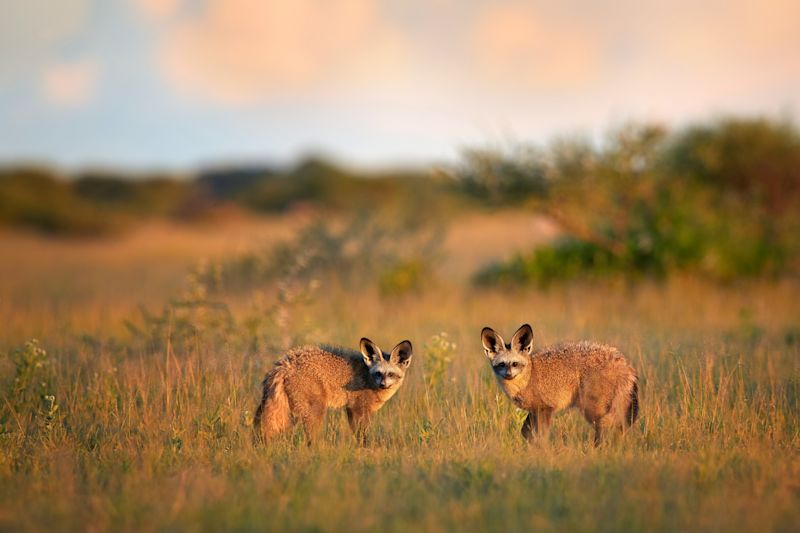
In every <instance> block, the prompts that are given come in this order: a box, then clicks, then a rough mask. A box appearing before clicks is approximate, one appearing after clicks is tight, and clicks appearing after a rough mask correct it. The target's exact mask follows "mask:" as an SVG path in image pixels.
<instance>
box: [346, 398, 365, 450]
mask: <svg viewBox="0 0 800 533" xmlns="http://www.w3.org/2000/svg"><path fill="white" fill-rule="evenodd" d="M369 418H370V417H369V412H368V411H366V410H364V409H359V408H353V407H348V408H347V422H348V423H349V424H350V429H351V430H353V435H355V437H356V440H357V441H358V444H359V445H360V446H366V445H367V427H368V426H369Z"/></svg>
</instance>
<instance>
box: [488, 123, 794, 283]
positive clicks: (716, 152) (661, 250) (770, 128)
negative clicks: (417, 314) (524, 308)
mask: <svg viewBox="0 0 800 533" xmlns="http://www.w3.org/2000/svg"><path fill="white" fill-rule="evenodd" d="M799 137H800V136H798V133H797V131H796V130H795V129H794V128H793V127H791V126H790V125H787V124H784V123H770V122H766V121H763V120H754V121H744V120H723V121H720V122H718V123H715V124H713V125H711V126H705V127H690V128H688V129H687V130H685V131H682V132H679V133H677V134H674V135H672V136H670V135H668V134H667V132H666V131H665V130H663V129H661V128H658V127H652V126H644V127H635V126H633V127H627V128H624V129H622V130H620V131H618V132H615V133H614V134H613V135H612V136H611V137H610V139H609V141H608V142H607V143H606V144H605V145H604V146H603V148H602V149H594V150H592V149H589V148H588V147H587V146H586V145H585V144H581V143H575V144H573V145H570V144H569V143H561V144H560V145H558V146H557V147H556V148H554V152H553V154H552V155H551V156H550V157H548V158H546V160H547V161H549V162H550V163H549V164H550V170H549V174H548V175H550V176H551V180H550V184H549V189H548V196H547V198H544V199H540V200H539V202H538V204H537V206H538V208H539V209H540V210H542V211H543V212H545V213H548V214H550V215H551V216H553V217H554V218H556V220H557V221H558V222H560V224H561V226H562V229H563V230H564V233H565V236H564V237H562V238H560V239H557V240H556V241H554V242H553V243H551V244H549V245H546V246H543V247H540V248H537V249H535V250H533V251H531V252H529V253H526V254H519V255H517V256H515V257H513V258H511V259H510V260H508V261H502V262H499V263H496V264H492V265H489V266H488V267H486V268H484V269H482V270H481V271H479V272H478V273H477V274H476V276H475V281H476V283H478V284H481V285H487V284H488V285H490V284H495V283H537V284H540V285H546V284H548V283H551V282H553V281H556V280H566V279H574V278H577V277H585V278H596V277H601V276H606V275H610V274H625V275H627V276H629V277H639V276H654V277H663V276H665V275H668V274H670V273H672V272H679V271H685V272H694V273H698V274H701V275H705V276H710V277H712V278H714V279H718V280H723V281H727V280H731V279H735V278H739V277H752V276H760V275H777V274H781V273H785V272H787V271H789V270H791V268H792V266H793V265H794V264H796V261H797V258H798V256H800V245H798V237H797V235H798V229H800V227H798V217H797V215H796V214H795V212H796V211H797V208H798V207H800V196H799V195H798V184H800V177H799V176H800V143H798V138H799ZM789 207H791V208H793V209H790V208H789Z"/></svg>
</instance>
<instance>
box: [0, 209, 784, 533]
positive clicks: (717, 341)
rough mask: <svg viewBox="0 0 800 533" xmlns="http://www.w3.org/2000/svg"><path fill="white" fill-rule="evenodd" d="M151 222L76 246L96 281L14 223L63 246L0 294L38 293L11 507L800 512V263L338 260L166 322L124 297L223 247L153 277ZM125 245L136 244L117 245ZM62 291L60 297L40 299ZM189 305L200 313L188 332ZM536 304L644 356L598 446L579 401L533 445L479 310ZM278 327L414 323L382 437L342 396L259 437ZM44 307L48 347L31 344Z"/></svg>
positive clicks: (738, 522) (382, 331)
mask: <svg viewBox="0 0 800 533" xmlns="http://www.w3.org/2000/svg"><path fill="white" fill-rule="evenodd" d="M514 216H517V215H514ZM498 220H499V219H498ZM471 222H472V221H470V223H471ZM495 223H497V222H496V221H495ZM514 224H516V221H515V222H514ZM459 232H462V233H463V228H459V227H455V228H453V231H452V232H451V235H453V234H456V235H458V234H459ZM10 238H11V237H7V239H10ZM7 242H8V241H6V243H7ZM15 242H16V241H15ZM146 242H152V241H149V240H148V239H146V238H144V237H142V238H140V239H134V240H133V241H131V242H130V243H129V244H128V245H126V246H125V247H124V253H127V254H129V255H127V256H125V255H124V254H123V251H120V250H116V251H115V252H114V253H110V252H108V253H106V252H105V251H104V250H103V246H111V247H113V246H115V245H114V244H113V243H108V244H106V245H102V244H98V245H96V246H98V247H99V248H98V250H97V251H96V252H95V253H94V255H89V256H88V257H87V258H86V265H85V268H86V269H88V271H89V272H90V273H93V274H91V275H88V276H86V277H81V275H80V274H81V272H84V271H81V270H80V269H77V270H75V272H76V274H75V275H76V277H77V278H78V279H80V280H81V283H85V286H86V287H87V290H88V294H89V296H81V295H80V294H78V293H76V292H70V291H69V290H68V289H67V288H65V286H67V285H68V278H56V279H58V280H59V281H58V282H52V283H47V280H48V279H52V276H57V275H58V273H59V272H62V267H61V266H60V263H59V261H58V259H59V258H61V259H65V258H70V257H71V258H73V260H74V261H75V264H76V265H79V266H80V264H81V263H80V259H79V258H75V257H74V256H73V255H70V254H73V253H74V252H73V251H72V250H73V249H72V248H70V247H65V246H61V245H59V244H56V243H49V244H48V243H47V242H41V243H37V244H36V245H35V246H34V245H33V244H31V245H30V246H29V247H27V248H25V247H18V248H17V250H20V252H19V254H20V255H19V257H17V261H19V262H20V264H21V265H33V264H39V263H37V261H36V259H35V258H34V257H27V256H24V251H25V250H32V249H35V250H37V251H39V252H41V250H47V251H48V253H51V254H53V255H52V256H50V257H51V260H50V261H47V262H46V264H39V266H38V267H37V270H35V272H29V273H28V274H25V275H23V274H24V273H23V272H22V270H28V271H29V270H31V268H32V267H31V268H27V269H24V268H22V267H20V270H18V271H13V270H12V271H11V275H9V276H3V277H2V278H0V279H2V280H3V281H0V297H1V298H2V299H7V298H8V297H9V295H15V296H14V297H15V298H17V300H15V301H17V302H19V301H23V296H24V294H26V293H28V294H32V295H35V299H34V300H33V302H34V303H32V304H31V305H30V306H29V307H27V308H25V309H24V310H22V311H20V312H19V313H17V314H16V315H15V314H14V309H13V308H10V307H6V308H5V309H4V310H3V311H2V312H3V318H4V320H6V323H8V322H9V321H11V323H12V324H13V327H10V328H6V329H5V330H4V332H3V335H2V340H1V341H0V342H2V344H3V345H2V349H3V350H4V351H7V352H8V354H9V356H8V357H6V358H3V359H2V360H0V386H2V389H0V395H2V398H0V529H2V530H44V529H52V528H53V526H54V525H56V526H57V527H58V529H63V530H94V531H105V530H154V529H157V530H203V531H205V530H212V531H217V530H270V531H271V530H275V531H284V530H300V531H340V530H346V531H363V530H387V531H399V530H407V529H409V528H411V527H417V528H421V529H424V530H432V531H439V530H452V529H458V530H462V531H485V530H497V531H516V530H530V529H532V528H537V529H544V530H574V531H580V530H608V531H620V530H653V531H660V530H670V531H674V530H684V529H691V530H753V531H755V530H758V531H762V530H772V531H792V530H796V527H797V526H796V524H797V523H800V482H798V480H800V453H798V452H800V403H799V402H800V357H798V355H800V323H799V322H798V319H797V317H800V300H798V298H797V294H798V289H800V284H798V282H797V281H796V280H784V281H771V282H761V281H752V282H748V283H746V284H741V285H731V286H719V285H712V284H708V283H704V282H699V281H696V280H692V279H680V278H677V279H671V280H670V281H668V282H667V283H664V284H650V283H641V284H638V285H636V286H629V285H626V284H624V283H616V282H608V283H605V284H591V285H590V284H570V285H562V286H554V287H552V288H550V289H548V290H547V291H537V290H533V289H513V290H499V289H492V290H479V289H474V288H469V287H468V286H467V285H466V284H465V283H464V277H459V276H457V275H452V276H440V278H441V279H440V281H439V283H437V284H436V285H434V286H432V287H430V288H428V289H425V291H424V292H422V293H419V294H407V295H401V296H382V295H381V293H380V292H379V290H378V289H377V287H376V286H375V284H365V285H364V286H363V287H358V288H357V289H353V288H352V287H350V288H343V287H339V286H338V285H336V284H333V283H330V284H327V283H324V282H323V283H322V285H321V287H320V288H318V289H317V292H316V293H314V297H313V298H312V299H310V300H296V301H293V302H292V303H290V304H286V305H287V307H286V308H284V309H282V310H281V317H282V320H281V321H280V323H276V322H275V321H274V320H273V319H272V318H271V317H272V315H271V314H270V313H271V312H272V311H271V310H273V309H274V305H275V301H274V298H275V296H274V290H273V288H271V287H264V288H263V289H259V290H257V291H256V292H253V293H247V294H237V295H221V296H220V297H219V299H221V300H222V301H223V303H225V304H226V305H227V306H228V308H229V309H230V310H231V313H232V315H233V318H234V322H233V325H232V326H220V325H219V324H218V323H216V322H214V321H213V320H211V319H210V312H209V311H208V310H204V309H198V310H194V311H187V313H188V314H187V315H186V316H188V317H189V318H186V317H185V316H184V315H179V313H183V312H184V311H183V310H176V309H173V310H171V311H170V313H171V314H170V313H168V315H167V323H166V329H165V330H164V331H165V334H164V335H163V338H162V339H161V341H163V342H160V343H154V342H152V339H150V340H145V339H143V338H141V337H139V336H137V335H136V334H133V333H130V332H128V331H127V330H126V329H125V328H124V327H123V325H122V323H121V322H122V318H128V319H130V320H131V321H133V322H135V323H136V324H138V325H140V326H141V325H142V323H141V319H140V317H139V315H138V314H137V311H136V306H135V304H136V303H137V302H141V303H144V304H146V305H147V306H149V307H151V308H157V307H158V306H159V305H161V304H162V303H163V302H164V301H165V300H166V298H167V297H168V296H174V295H176V294H178V293H179V292H180V291H181V290H182V287H181V283H182V277H183V274H181V275H180V276H179V275H178V273H179V272H183V273H185V271H182V270H181V268H178V267H179V266H180V265H183V264H184V262H186V263H190V262H191V260H193V259H196V258H199V257H200V256H208V255H209V251H210V250H212V251H213V252H216V253H218V254H221V255H225V254H230V253H232V251H231V250H230V249H228V248H226V247H225V246H222V245H220V246H219V247H217V248H213V247H210V246H209V245H208V244H203V243H204V241H203V239H202V238H200V237H197V238H196V240H195V241H193V242H194V243H195V244H194V248H192V249H189V248H187V250H186V252H185V254H184V255H181V258H180V260H179V261H177V262H176V263H174V265H175V266H174V268H173V267H171V268H170V270H169V272H171V273H170V274H169V275H163V277H161V278H159V279H161V280H162V281H161V282H160V283H162V285H160V286H159V290H157V291H154V290H152V289H148V288H147V287H146V285H147V280H149V279H152V278H151V276H150V274H151V273H154V272H158V271H159V269H160V268H164V265H163V264H162V265H160V266H159V264H158V262H157V261H156V258H157V257H161V255H162V254H161V253H152V248H148V247H147V246H145V245H144V244H142V243H146ZM181 242H184V241H182V240H181ZM464 244H465V243H463V242H461V241H458V242H457V243H456V244H455V245H454V246H452V247H451V248H449V254H448V259H447V260H446V262H445V264H443V265H440V266H441V269H442V270H443V271H445V272H451V271H452V272H457V271H459V270H460V269H463V268H464V267H463V264H462V260H463V259H464V258H465V257H468V256H469V254H472V253H474V250H472V249H469V250H467V249H466V247H465V246H464ZM523 245H524V243H523ZM59 246H61V247H60V248H59ZM0 249H3V248H2V246H0ZM462 249H464V252H463V254H462V253H461V252H460V250H462ZM6 250H7V252H8V253H11V249H10V248H6ZM146 250H151V251H150V252H148V251H146ZM496 251H497V253H500V251H501V250H499V249H498V250H496ZM120 254H123V256H124V257H127V260H126V261H123V263H124V264H118V263H115V259H114V258H116V257H120ZM5 268H6V269H10V268H11V267H9V266H8V265H6V267H5ZM115 273H116V274H119V273H126V274H124V275H121V274H120V275H119V276H118V277H116V278H115V276H116V274H115ZM153 275H154V276H156V277H158V275H157V274H153ZM466 275H467V274H466V273H465V274H464V276H465V277H466ZM26 276H28V277H26ZM109 279H117V280H118V283H117V284H116V286H115V291H116V292H115V293H114V295H115V296H114V301H113V302H111V303H109V300H108V299H106V297H105V296H104V291H103V290H101V288H102V287H104V286H105V285H104V284H105V283H108V281H107V280H109ZM20 280H27V281H25V285H24V287H28V289H26V290H23V289H21V286H20V283H21V281H20ZM36 280H40V281H41V283H40V284H37V283H36ZM93 280H94V281H93ZM98 287H99V288H98ZM59 291H61V292H59ZM57 298H61V300H58V301H59V304H58V305H59V307H60V308H61V309H62V311H63V314H60V313H55V312H53V311H52V309H49V310H48V309H45V308H40V307H42V306H45V305H46V303H47V302H49V301H55V300H56V299H57ZM6 305H7V304H6ZM109 305H111V306H112V308H113V309H114V312H113V313H112V315H113V316H112V317H111V318H108V317H107V316H106V315H107V314H108V313H107V310H108V308H109V307H108V306H109ZM104 310H105V311H104ZM72 315H75V316H78V317H80V319H79V320H76V319H75V318H74V317H73V316H72ZM181 320H191V324H192V325H193V326H195V327H194V328H193V329H191V330H190V331H189V332H188V333H186V332H183V333H181V334H180V335H178V328H177V325H178V324H179V322H180V321H181ZM524 321H530V322H531V323H532V324H533V325H534V330H535V336H536V344H537V345H542V344H546V343H551V342H556V341H559V340H562V339H581V338H591V339H594V340H599V341H603V342H608V343H612V344H616V345H618V346H619V347H620V348H621V349H622V350H623V351H624V352H625V353H626V354H627V355H628V357H629V358H630V360H631V361H632V363H633V365H634V366H635V367H636V368H637V369H638V371H639V374H640V376H641V379H642V406H641V413H642V417H641V420H640V421H639V422H637V424H636V426H635V427H634V429H633V430H632V431H630V432H629V433H628V435H627V436H626V437H625V438H624V439H623V440H621V441H618V442H612V443H609V444H608V445H606V446H604V447H602V448H600V449H595V448H593V447H592V446H591V438H590V428H589V427H588V425H587V424H586V423H585V422H584V421H583V420H582V419H581V418H580V416H579V415H578V414H577V413H574V412H567V413H564V414H562V415H560V416H558V417H557V418H556V419H555V422H554V428H553V432H552V435H551V439H550V441H549V442H548V443H546V444H539V445H534V446H532V447H528V446H526V445H523V443H522V442H521V438H520V437H519V427H520V425H521V422H522V415H521V413H519V412H517V411H516V410H515V409H513V408H512V406H511V405H510V402H509V401H508V399H507V398H505V397H504V396H502V395H501V394H500V393H499V390H498V388H497V386H496V384H495V383H494V381H493V379H492V378H491V376H490V371H489V368H488V365H487V364H486V362H485V360H484V359H485V358H484V356H483V354H482V352H481V349H480V345H479V338H478V332H479V331H480V328H481V327H482V326H484V325H487V324H488V325H492V326H493V327H495V328H498V330H499V331H501V332H502V333H505V334H506V335H508V334H510V332H512V331H513V329H514V328H516V327H517V326H518V325H519V324H520V323H522V322H524ZM33 323H35V325H31V324H33ZM276 328H284V330H285V331H283V333H284V334H285V336H286V338H287V339H288V340H289V341H291V342H301V341H304V340H315V341H325V342H335V343H341V344H344V345H347V346H354V345H355V344H356V342H357V340H358V338H359V337H361V336H362V335H368V336H370V337H371V338H373V340H376V341H377V342H378V343H379V344H381V345H382V347H384V348H386V347H390V346H391V345H393V344H394V343H395V342H397V341H398V340H400V339H402V338H406V337H407V338H410V339H411V340H412V341H413V342H414V344H415V348H416V350H417V352H416V354H415V359H414V360H413V361H412V363H411V370H410V376H409V378H408V380H407V383H406V384H405V385H404V387H403V389H401V390H400V392H399V393H398V394H397V395H396V396H395V397H394V398H393V399H392V400H391V401H390V402H389V403H388V404H387V405H386V406H385V407H384V408H383V409H382V410H381V411H380V412H379V413H378V415H377V417H376V420H375V424H374V426H373V427H372V428H371V432H370V433H371V435H372V436H373V438H374V444H373V445H372V446H371V447H369V448H366V449H362V448H358V447H356V446H355V445H354V444H355V443H354V441H353V439H352V438H351V436H350V434H349V430H348V429H347V427H346V426H347V425H346V423H345V421H344V417H343V416H342V414H341V413H333V412H332V413H331V414H330V416H329V417H328V419H327V422H326V429H325V433H324V435H325V437H324V438H323V439H322V441H321V442H320V443H319V444H318V445H317V446H315V447H314V448H312V449H307V448H306V447H305V446H304V445H303V444H302V436H301V435H300V434H299V433H294V434H291V435H287V436H286V438H284V439H281V440H280V441H278V442H276V443H274V444H273V445H272V446H269V447H267V448H258V447H254V446H253V445H252V443H251V439H250V427H249V421H250V418H251V416H252V411H253V409H254V408H255V405H256V401H257V399H258V394H259V389H258V384H259V381H260V379H261V377H262V376H263V373H264V372H265V370H266V369H267V368H268V367H269V365H270V364H271V362H272V361H273V360H274V359H275V358H277V357H278V356H279V355H280V349H279V348H280V347H279V346H278V345H279V344H280V342H283V341H278V340H275V339H276V338H282V337H283V336H282V335H277V334H276V331H278V330H277V329H276ZM87 330H88V331H90V334H88V335H87V334H86V332H87ZM37 331H39V333H37V335H38V336H39V341H40V342H39V346H40V348H41V350H44V353H43V352H42V351H40V350H39V349H37V348H35V347H34V346H32V345H29V346H28V347H27V348H25V347H24V342H25V340H26V338H27V336H28V334H29V333H32V332H37ZM441 332H446V333H447V335H446V337H444V338H443V337H442V336H441ZM453 345H454V346H453ZM428 357H430V361H428V360H426V359H427V358H428ZM49 396H52V398H53V399H52V400H49V399H47V397H49Z"/></svg>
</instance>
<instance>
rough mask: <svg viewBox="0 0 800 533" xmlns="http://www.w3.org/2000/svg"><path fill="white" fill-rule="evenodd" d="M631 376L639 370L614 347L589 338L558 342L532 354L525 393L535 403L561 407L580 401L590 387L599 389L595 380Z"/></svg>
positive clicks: (610, 379)
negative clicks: (573, 341)
mask: <svg viewBox="0 0 800 533" xmlns="http://www.w3.org/2000/svg"><path fill="white" fill-rule="evenodd" d="M629 376H635V372H634V371H633V369H632V368H631V366H630V365H629V364H628V363H627V361H626V360H625V358H624V356H623V355H622V353H621V352H620V351H619V350H618V349H617V348H615V347H613V346H608V345H605V344H599V343H594V342H586V341H583V342H575V343H561V344H555V345H552V346H547V347H545V348H541V349H539V350H538V351H536V352H534V353H533V354H532V355H531V375H530V380H529V382H528V387H527V390H526V391H525V392H526V394H525V395H526V396H527V397H528V400H529V401H530V402H531V403H534V404H538V403H541V404H543V405H549V406H552V407H554V408H557V409H560V408H564V407H567V406H569V405H573V404H574V403H576V401H578V399H579V398H578V397H579V396H580V395H581V394H582V393H584V392H586V388H587V386H588V387H590V388H592V389H594V388H596V386H594V385H593V384H594V383H595V382H598V383H609V384H610V383H615V382H618V381H622V380H623V379H628V377H629ZM589 392H591V393H592V394H594V393H595V392H599V393H603V392H604V391H594V390H591V391H589ZM609 393H610V391H609Z"/></svg>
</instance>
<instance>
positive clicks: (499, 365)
mask: <svg viewBox="0 0 800 533" xmlns="http://www.w3.org/2000/svg"><path fill="white" fill-rule="evenodd" d="M505 366H506V364H505V363H497V368H505Z"/></svg>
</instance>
